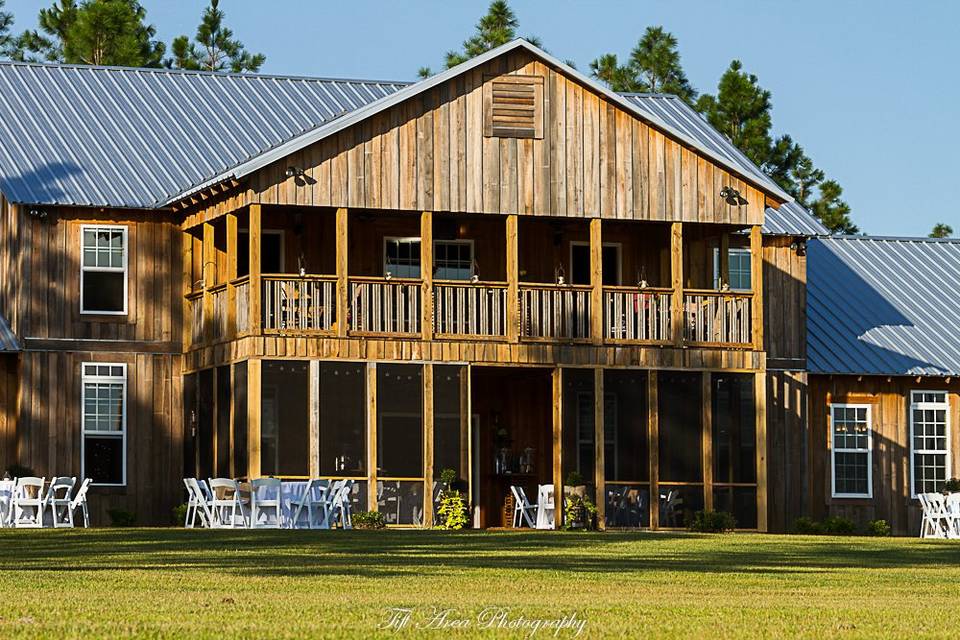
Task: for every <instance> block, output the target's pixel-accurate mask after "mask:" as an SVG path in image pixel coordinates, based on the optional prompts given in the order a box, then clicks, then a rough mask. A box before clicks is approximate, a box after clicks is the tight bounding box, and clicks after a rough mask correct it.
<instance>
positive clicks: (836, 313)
mask: <svg viewBox="0 0 960 640" xmlns="http://www.w3.org/2000/svg"><path fill="white" fill-rule="evenodd" d="M807 366H808V369H809V371H810V372H811V373H849V374H877V375H923V376H953V375H960V240H931V239H927V238H880V237H869V236H831V237H826V238H816V239H813V240H811V241H810V242H809V243H808V244H807Z"/></svg>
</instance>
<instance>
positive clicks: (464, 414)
mask: <svg viewBox="0 0 960 640" xmlns="http://www.w3.org/2000/svg"><path fill="white" fill-rule="evenodd" d="M472 375H473V372H472V369H471V368H470V365H469V364H465V365H463V368H462V369H461V374H460V459H461V461H462V460H463V450H464V447H466V451H467V463H466V465H462V466H461V468H460V474H461V477H463V479H464V480H466V481H467V497H466V503H467V505H468V508H472V509H473V513H472V514H471V518H472V520H473V526H474V527H479V526H480V508H479V507H478V506H477V505H475V504H473V430H472V429H471V426H472V425H473V391H472V389H473V386H472V385H473V382H472V379H471V376H472ZM461 464H462V463H461Z"/></svg>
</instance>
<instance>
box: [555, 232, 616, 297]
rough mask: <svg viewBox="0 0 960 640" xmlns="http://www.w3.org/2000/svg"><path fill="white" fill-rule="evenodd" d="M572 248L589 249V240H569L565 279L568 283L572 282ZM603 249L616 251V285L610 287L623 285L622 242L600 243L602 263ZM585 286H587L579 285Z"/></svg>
mask: <svg viewBox="0 0 960 640" xmlns="http://www.w3.org/2000/svg"><path fill="white" fill-rule="evenodd" d="M574 247H587V249H588V250H589V249H590V241H589V240H571V241H570V247H569V251H568V253H569V262H568V264H569V265H570V269H569V271H570V275H569V277H568V278H567V280H568V282H573V249H574ZM604 249H616V250H617V278H616V279H617V284H615V285H612V286H616V287H619V286H622V285H623V243H622V242H601V243H600V260H601V262H602V261H603V250H604ZM579 286H587V285H579Z"/></svg>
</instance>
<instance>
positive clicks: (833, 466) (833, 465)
mask: <svg viewBox="0 0 960 640" xmlns="http://www.w3.org/2000/svg"><path fill="white" fill-rule="evenodd" d="M835 409H866V410H867V448H866V449H862V448H851V447H841V448H837V446H836V418H835V415H834V410H835ZM829 433H830V497H831V498H860V499H873V405H870V404H863V403H845V402H837V403H831V404H830V430H829ZM838 453H866V454H867V492H866V493H840V492H838V491H837V454H838Z"/></svg>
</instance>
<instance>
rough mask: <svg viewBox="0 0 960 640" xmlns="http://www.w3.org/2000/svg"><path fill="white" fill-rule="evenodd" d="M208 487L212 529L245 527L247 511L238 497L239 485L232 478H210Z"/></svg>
mask: <svg viewBox="0 0 960 640" xmlns="http://www.w3.org/2000/svg"><path fill="white" fill-rule="evenodd" d="M209 487H210V495H211V498H210V500H209V504H210V508H211V513H212V514H213V520H212V523H211V524H212V525H213V527H216V528H228V529H233V528H236V527H246V526H247V511H246V508H245V505H244V502H243V500H242V499H241V496H240V483H239V482H237V481H236V480H233V479H232V478H210V480H209Z"/></svg>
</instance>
